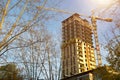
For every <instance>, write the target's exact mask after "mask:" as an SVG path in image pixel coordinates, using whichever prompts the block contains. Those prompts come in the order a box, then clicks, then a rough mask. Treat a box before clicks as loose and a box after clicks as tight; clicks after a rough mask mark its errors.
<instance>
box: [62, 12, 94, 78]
mask: <svg viewBox="0 0 120 80" xmlns="http://www.w3.org/2000/svg"><path fill="white" fill-rule="evenodd" d="M62 37H63V38H62V78H64V77H67V76H71V75H75V74H78V73H82V72H85V71H88V70H91V69H94V68H95V67H96V60H95V55H94V49H93V42H92V30H91V28H90V24H89V22H88V21H87V20H85V19H81V18H80V17H79V14H77V13H75V14H73V15H72V16H70V17H69V18H67V19H66V20H64V21H63V22H62Z"/></svg>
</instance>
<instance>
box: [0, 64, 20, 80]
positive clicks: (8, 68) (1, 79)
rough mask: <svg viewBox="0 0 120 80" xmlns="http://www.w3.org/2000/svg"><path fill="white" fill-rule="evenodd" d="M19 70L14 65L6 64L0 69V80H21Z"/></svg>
mask: <svg viewBox="0 0 120 80" xmlns="http://www.w3.org/2000/svg"><path fill="white" fill-rule="evenodd" d="M18 74H19V70H18V69H17V68H16V65H15V64H7V65H5V66H1V67H0V80H21V79H22V77H20V76H19V75H18Z"/></svg>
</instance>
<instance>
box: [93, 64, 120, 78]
mask: <svg viewBox="0 0 120 80" xmlns="http://www.w3.org/2000/svg"><path fill="white" fill-rule="evenodd" d="M94 75H95V76H94V79H95V80H98V79H101V80H120V73H118V72H117V71H115V70H114V69H113V68H112V67H110V66H103V67H99V68H97V69H95V71H94Z"/></svg>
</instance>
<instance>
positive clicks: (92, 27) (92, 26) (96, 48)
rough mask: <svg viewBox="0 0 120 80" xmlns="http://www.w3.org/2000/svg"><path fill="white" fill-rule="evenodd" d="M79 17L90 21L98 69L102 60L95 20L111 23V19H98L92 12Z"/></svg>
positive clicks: (56, 10)
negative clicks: (89, 14)
mask: <svg viewBox="0 0 120 80" xmlns="http://www.w3.org/2000/svg"><path fill="white" fill-rule="evenodd" d="M37 8H38V10H40V9H44V10H49V11H55V12H60V13H65V14H74V13H73V12H67V11H64V10H60V9H55V8H46V7H41V6H38V7H37ZM80 16H83V17H86V18H90V19H91V29H92V32H93V35H94V40H95V51H96V55H97V62H98V67H100V66H102V59H101V54H100V47H99V41H98V33H97V24H96V22H97V20H100V21H106V22H112V19H111V18H100V17H97V16H94V11H92V15H91V16H86V15H83V14H80Z"/></svg>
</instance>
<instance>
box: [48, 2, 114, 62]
mask: <svg viewBox="0 0 120 80" xmlns="http://www.w3.org/2000/svg"><path fill="white" fill-rule="evenodd" d="M92 1H93V0H64V1H63V2H62V3H60V6H58V7H56V8H57V9H60V10H65V11H68V12H76V13H79V14H84V15H86V16H90V15H91V11H92V10H93V9H96V8H98V7H99V6H98V5H99V3H95V2H92ZM102 7H103V8H104V6H102ZM96 10H98V9H96ZM97 14H98V13H96V14H95V15H96V16H97ZM70 15H71V14H65V13H60V14H59V15H57V16H56V20H54V19H53V20H52V21H50V22H49V27H48V29H49V30H50V32H52V33H53V34H55V36H57V34H59V33H61V27H62V25H61V22H62V21H63V20H64V19H66V18H68V17H69V16H70ZM86 19H87V18H86ZM88 20H89V19H88ZM111 25H113V24H112V23H108V22H104V21H97V26H98V36H99V43H100V46H101V54H102V60H103V64H106V63H107V62H106V60H105V56H106V55H107V52H106V51H105V50H104V48H103V45H101V44H104V36H103V35H104V34H105V33H106V32H109V30H110V27H111Z"/></svg>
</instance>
